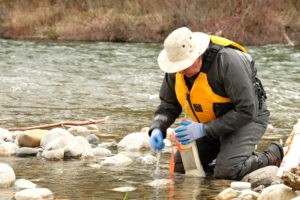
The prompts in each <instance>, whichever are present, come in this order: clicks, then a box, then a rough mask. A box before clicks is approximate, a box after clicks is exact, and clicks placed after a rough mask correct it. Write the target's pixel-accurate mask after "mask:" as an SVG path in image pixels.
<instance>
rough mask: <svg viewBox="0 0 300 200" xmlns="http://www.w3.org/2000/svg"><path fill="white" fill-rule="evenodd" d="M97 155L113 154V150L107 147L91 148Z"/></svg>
mask: <svg viewBox="0 0 300 200" xmlns="http://www.w3.org/2000/svg"><path fill="white" fill-rule="evenodd" d="M91 151H92V153H93V154H94V156H95V157H108V156H111V151H110V150H109V149H106V148H101V147H96V148H92V149H91Z"/></svg>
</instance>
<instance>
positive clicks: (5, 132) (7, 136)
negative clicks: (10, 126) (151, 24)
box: [0, 128, 13, 142]
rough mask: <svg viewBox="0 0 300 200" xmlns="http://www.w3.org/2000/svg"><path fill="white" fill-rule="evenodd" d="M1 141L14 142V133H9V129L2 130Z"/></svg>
mask: <svg viewBox="0 0 300 200" xmlns="http://www.w3.org/2000/svg"><path fill="white" fill-rule="evenodd" d="M0 139H2V140H4V141H6V142H13V137H12V133H11V132H9V131H8V130H7V129H4V128H0Z"/></svg>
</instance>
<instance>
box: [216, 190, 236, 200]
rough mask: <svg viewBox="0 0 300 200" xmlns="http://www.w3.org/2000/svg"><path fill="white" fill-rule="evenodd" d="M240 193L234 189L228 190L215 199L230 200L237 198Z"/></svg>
mask: <svg viewBox="0 0 300 200" xmlns="http://www.w3.org/2000/svg"><path fill="white" fill-rule="evenodd" d="M237 195H238V192H237V191H236V190H234V189H232V188H226V189H225V190H223V191H222V192H220V193H219V194H218V195H217V196H216V197H215V199H216V200H230V199H233V198H235V197H237Z"/></svg>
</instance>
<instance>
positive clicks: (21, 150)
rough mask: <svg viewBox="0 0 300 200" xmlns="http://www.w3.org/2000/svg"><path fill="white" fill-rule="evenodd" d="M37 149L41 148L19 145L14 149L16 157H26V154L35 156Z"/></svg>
mask: <svg viewBox="0 0 300 200" xmlns="http://www.w3.org/2000/svg"><path fill="white" fill-rule="evenodd" d="M39 151H42V149H37V148H32V147H21V148H18V149H17V151H16V156H17V157H27V156H36V155H37V153H38V152H39Z"/></svg>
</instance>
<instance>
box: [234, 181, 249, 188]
mask: <svg viewBox="0 0 300 200" xmlns="http://www.w3.org/2000/svg"><path fill="white" fill-rule="evenodd" d="M230 187H231V188H232V189H234V190H245V189H251V183H249V182H243V181H233V182H231V183H230Z"/></svg>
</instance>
